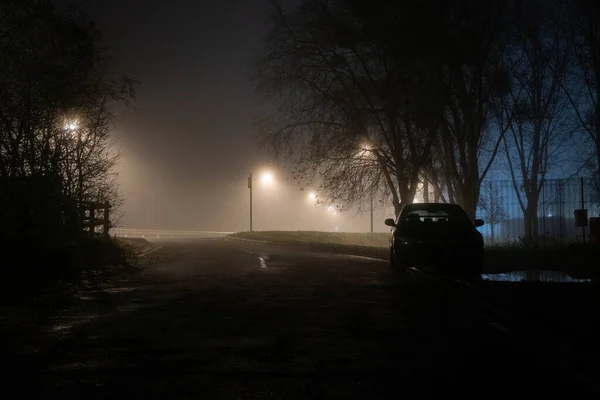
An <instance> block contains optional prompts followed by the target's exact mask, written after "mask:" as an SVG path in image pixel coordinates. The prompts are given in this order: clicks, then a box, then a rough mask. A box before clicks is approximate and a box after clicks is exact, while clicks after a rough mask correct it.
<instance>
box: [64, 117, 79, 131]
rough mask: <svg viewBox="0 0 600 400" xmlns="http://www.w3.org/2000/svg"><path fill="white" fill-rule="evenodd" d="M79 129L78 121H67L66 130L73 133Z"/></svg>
mask: <svg viewBox="0 0 600 400" xmlns="http://www.w3.org/2000/svg"><path fill="white" fill-rule="evenodd" d="M77 129H79V123H78V122H77V121H76V120H70V121H67V122H66V124H65V130H67V131H69V132H73V131H76V130H77Z"/></svg>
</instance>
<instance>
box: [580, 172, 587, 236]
mask: <svg viewBox="0 0 600 400" xmlns="http://www.w3.org/2000/svg"><path fill="white" fill-rule="evenodd" d="M580 185H581V212H584V211H583V209H584V208H585V197H583V177H581V181H580ZM586 219H587V215H586ZM585 225H587V221H586V222H585V224H584V225H583V226H582V233H583V244H585Z"/></svg>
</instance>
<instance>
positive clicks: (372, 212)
mask: <svg viewBox="0 0 600 400" xmlns="http://www.w3.org/2000/svg"><path fill="white" fill-rule="evenodd" d="M371 233H373V190H371Z"/></svg>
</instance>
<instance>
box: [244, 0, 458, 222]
mask: <svg viewBox="0 0 600 400" xmlns="http://www.w3.org/2000/svg"><path fill="white" fill-rule="evenodd" d="M443 17H444V16H443V13H442V12H435V9H433V10H432V9H431V8H430V7H429V4H428V3H427V2H423V3H421V2H420V3H416V4H414V5H410V7H409V6H408V5H405V4H403V3H402V2H395V3H394V2H386V1H379V0H376V1H375V2H374V3H369V4H366V3H364V2H356V1H333V0H332V1H323V0H304V1H301V2H300V4H299V5H298V7H297V8H295V9H294V10H293V11H291V12H284V11H283V9H282V8H281V7H280V6H278V5H277V4H273V14H272V19H271V21H272V29H271V32H270V34H269V37H268V40H267V43H266V51H265V54H264V55H263V57H261V59H260V60H259V62H258V63H257V65H256V79H257V87H258V90H259V91H260V92H262V93H263V94H265V95H266V96H267V98H268V99H270V100H273V99H278V100H279V101H280V104H281V106H280V108H279V109H278V110H277V112H276V113H274V114H273V115H271V116H270V117H268V118H266V119H264V120H262V121H261V122H260V124H259V130H260V132H261V135H262V139H263V143H264V144H265V145H267V146H268V147H269V148H271V149H274V150H275V152H276V154H278V155H279V156H280V157H281V158H284V159H286V160H289V161H290V164H291V165H292V166H293V168H294V169H295V174H294V176H295V177H296V178H299V179H306V180H309V181H310V180H314V179H316V178H319V179H320V180H321V182H322V183H323V189H324V190H325V192H326V193H328V194H329V197H330V198H329V201H331V202H338V203H342V204H344V205H345V206H347V207H348V206H352V205H353V204H356V203H358V202H360V201H361V199H363V198H364V197H365V196H368V194H369V193H371V191H373V190H380V191H381V192H382V193H383V194H384V195H386V196H389V198H391V203H392V204H393V206H394V208H395V211H396V213H398V212H399V211H400V209H401V207H402V206H403V205H404V204H406V203H410V202H412V201H413V198H414V196H415V192H416V189H417V185H418V183H419V175H420V172H421V170H422V168H423V166H424V165H426V164H428V163H429V158H430V152H431V146H432V144H433V142H434V140H435V138H436V137H437V132H438V129H439V126H440V123H441V121H442V119H443V107H444V99H445V98H446V93H444V91H445V90H446V87H445V86H444V84H443V79H444V76H443V74H442V71H441V69H440V68H439V65H440V63H441V62H442V60H443V58H444V56H445V54H446V51H447V49H446V48H445V46H444V43H442V42H440V41H439V40H438V38H433V37H432V35H431V34H430V33H431V32H432V31H434V30H435V28H436V27H438V26H441V25H442V22H443ZM409 38H410V40H409Z"/></svg>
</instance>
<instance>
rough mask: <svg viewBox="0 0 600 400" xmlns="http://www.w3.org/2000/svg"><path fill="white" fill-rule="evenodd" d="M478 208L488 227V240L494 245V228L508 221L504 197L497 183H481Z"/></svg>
mask: <svg viewBox="0 0 600 400" xmlns="http://www.w3.org/2000/svg"><path fill="white" fill-rule="evenodd" d="M479 208H480V209H481V211H482V212H483V215H482V217H483V219H484V220H485V222H486V224H487V225H489V227H490V240H491V242H492V243H494V241H495V230H496V226H497V225H499V224H501V223H503V222H505V221H506V220H508V212H507V211H506V206H505V204H504V197H503V196H502V191H501V190H500V187H499V186H498V184H497V182H494V181H487V182H483V184H482V187H481V192H480V197H479Z"/></svg>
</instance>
